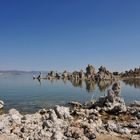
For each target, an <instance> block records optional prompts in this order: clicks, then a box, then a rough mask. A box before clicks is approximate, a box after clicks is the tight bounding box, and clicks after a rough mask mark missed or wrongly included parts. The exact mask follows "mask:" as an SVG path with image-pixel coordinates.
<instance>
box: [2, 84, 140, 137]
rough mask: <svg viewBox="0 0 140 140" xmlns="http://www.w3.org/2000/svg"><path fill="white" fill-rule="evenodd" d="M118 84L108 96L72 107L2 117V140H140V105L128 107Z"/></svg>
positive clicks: (135, 104)
mask: <svg viewBox="0 0 140 140" xmlns="http://www.w3.org/2000/svg"><path fill="white" fill-rule="evenodd" d="M120 90H121V88H120V84H119V83H115V84H114V85H113V87H112V89H110V90H109V91H108V94H107V96H105V97H100V98H99V100H98V101H93V100H92V101H88V102H86V103H84V104H80V103H78V102H74V101H73V102H71V103H70V106H69V107H64V106H55V107H54V109H49V110H47V109H41V110H39V111H38V112H36V113H35V114H26V115H23V114H20V113H19V112H18V111H17V110H16V109H11V110H9V113H8V114H3V115H0V138H3V139H6V138H11V139H12V138H13V139H17V140H18V139H23V140H76V139H77V140H92V139H98V137H99V136H100V135H104V136H106V135H112V136H113V137H115V136H118V137H119V136H121V135H122V136H123V138H127V139H128V138H129V139H130V138H131V139H136V140H138V139H140V101H135V102H134V103H133V104H130V106H126V105H125V102H124V100H123V99H122V98H120V97H119V93H120Z"/></svg>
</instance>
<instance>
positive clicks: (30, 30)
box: [0, 0, 140, 71]
mask: <svg viewBox="0 0 140 140" xmlns="http://www.w3.org/2000/svg"><path fill="white" fill-rule="evenodd" d="M88 63H91V64H93V65H94V66H95V67H96V68H98V67H99V66H100V65H104V66H106V67H108V69H109V70H119V71H121V70H122V71H123V70H126V69H130V68H134V67H139V66H140V0H0V69H18V70H51V69H53V70H59V71H62V70H64V69H67V70H70V71H72V70H79V69H81V68H85V66H86V65H87V64H88Z"/></svg>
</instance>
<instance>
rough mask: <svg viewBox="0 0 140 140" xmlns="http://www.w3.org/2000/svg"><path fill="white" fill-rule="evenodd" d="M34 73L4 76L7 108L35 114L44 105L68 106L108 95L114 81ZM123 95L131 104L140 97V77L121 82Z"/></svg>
mask: <svg viewBox="0 0 140 140" xmlns="http://www.w3.org/2000/svg"><path fill="white" fill-rule="evenodd" d="M32 76H33V75H32V74H22V75H1V76H0V99H1V100H3V101H4V102H5V106H4V111H8V110H9V109H11V108H16V109H18V110H20V111H21V112H23V113H32V112H35V111H37V110H39V109H40V108H50V107H53V106H55V105H66V104H67V103H68V102H70V101H79V102H82V103H83V102H85V101H87V100H90V99H96V100H97V99H98V98H99V96H105V95H106V94H107V90H108V88H111V85H112V84H113V82H111V81H108V82H103V81H102V82H100V83H98V84H97V83H94V82H88V81H86V82H85V81H83V82H82V81H72V82H70V81H62V80H59V81H57V80H55V81H48V80H42V81H38V80H33V79H32ZM121 86H122V92H121V96H122V97H123V98H124V99H125V101H126V102H127V103H129V102H133V101H134V100H140V80H131V81H121Z"/></svg>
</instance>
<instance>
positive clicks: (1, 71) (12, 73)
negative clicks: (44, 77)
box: [0, 70, 48, 75]
mask: <svg viewBox="0 0 140 140" xmlns="http://www.w3.org/2000/svg"><path fill="white" fill-rule="evenodd" d="M40 72H41V73H42V74H47V73H48V72H47V71H20V70H0V75H3V74H11V75H22V74H39V73H40Z"/></svg>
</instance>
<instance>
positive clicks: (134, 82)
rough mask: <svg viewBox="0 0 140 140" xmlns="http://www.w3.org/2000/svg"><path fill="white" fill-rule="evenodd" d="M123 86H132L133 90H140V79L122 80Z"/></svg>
mask: <svg viewBox="0 0 140 140" xmlns="http://www.w3.org/2000/svg"><path fill="white" fill-rule="evenodd" d="M123 82H124V83H125V85H129V86H133V87H134V88H139V89H140V79H127V80H123Z"/></svg>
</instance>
